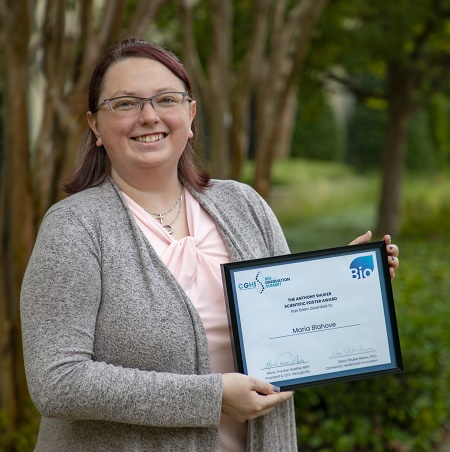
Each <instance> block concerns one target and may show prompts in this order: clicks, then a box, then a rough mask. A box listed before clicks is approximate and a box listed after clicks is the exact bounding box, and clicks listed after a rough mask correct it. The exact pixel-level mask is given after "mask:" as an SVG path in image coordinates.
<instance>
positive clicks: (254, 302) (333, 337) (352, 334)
mask: <svg viewBox="0 0 450 452" xmlns="http://www.w3.org/2000/svg"><path fill="white" fill-rule="evenodd" d="M222 276H223V281H224V290H225V298H226V301H227V310H228V319H229V325H230V333H231V338H232V345H233V352H234V358H235V366H236V370H237V371H238V372H240V373H244V374H247V375H251V376H253V377H256V378H259V379H261V380H265V381H268V382H270V383H272V384H275V385H277V386H279V387H280V388H281V389H282V390H291V389H295V388H301V387H306V386H313V385H319V384H325V383H332V382H338V381H345V380H354V379H359V378H367V377H372V376H376V375H381V374H389V373H395V372H401V371H403V364H402V357H401V350H400V342H399V337H398V330H397V322H396V316H395V308H394V299H393V295H392V287H391V280H390V277H389V268H388V262H387V252H386V244H385V242H383V241H379V242H371V243H365V244H362V245H349V246H343V247H339V248H332V249H324V250H318V251H311V252H306V253H297V254H289V255H285V256H277V257H271V258H267V259H254V260H248V261H241V262H233V263H229V264H223V265H222Z"/></svg>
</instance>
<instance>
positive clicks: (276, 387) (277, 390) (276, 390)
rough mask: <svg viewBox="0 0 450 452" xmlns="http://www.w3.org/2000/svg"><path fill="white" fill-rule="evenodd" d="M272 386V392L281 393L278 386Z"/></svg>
mask: <svg viewBox="0 0 450 452" xmlns="http://www.w3.org/2000/svg"><path fill="white" fill-rule="evenodd" d="M272 386H273V390H274V391H275V392H280V391H281V389H280V387H279V386H275V385H272Z"/></svg>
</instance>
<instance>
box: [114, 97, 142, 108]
mask: <svg viewBox="0 0 450 452" xmlns="http://www.w3.org/2000/svg"><path fill="white" fill-rule="evenodd" d="M137 104H138V102H137V101H136V100H135V99H121V100H117V101H116V102H114V104H113V108H119V109H128V108H134V107H135V106H136V105H137Z"/></svg>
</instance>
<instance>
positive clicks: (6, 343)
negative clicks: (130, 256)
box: [0, 0, 164, 450]
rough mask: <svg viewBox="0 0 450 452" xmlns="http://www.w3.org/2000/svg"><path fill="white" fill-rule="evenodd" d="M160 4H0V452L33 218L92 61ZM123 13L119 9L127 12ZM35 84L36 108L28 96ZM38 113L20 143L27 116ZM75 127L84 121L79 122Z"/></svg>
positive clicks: (20, 383) (62, 155)
mask: <svg viewBox="0 0 450 452" xmlns="http://www.w3.org/2000/svg"><path fill="white" fill-rule="evenodd" d="M163 3H164V0H153V1H145V2H144V1H142V2H139V3H136V2H131V4H130V5H127V2H126V1H125V0H111V1H109V2H107V3H104V4H103V2H100V3H99V2H96V1H72V2H68V1H54V0H48V1H46V2H39V1H33V2H30V1H28V0H2V2H1V4H0V6H1V9H0V11H1V16H0V20H1V36H0V42H1V44H2V48H3V49H4V50H5V54H4V56H3V58H4V60H3V62H2V63H3V64H2V65H1V67H2V81H3V88H4V89H3V92H4V94H3V97H4V99H3V100H4V111H5V114H4V116H3V121H4V140H3V143H4V149H3V154H2V162H1V170H2V172H1V179H0V182H1V191H0V381H1V384H0V410H2V411H4V412H5V414H6V416H4V418H5V419H6V422H7V424H6V425H5V427H4V428H5V432H4V436H5V438H6V439H5V441H6V446H5V448H6V450H14V446H13V443H14V431H15V429H16V428H17V426H18V425H20V424H21V423H22V422H23V420H24V408H25V406H26V400H27V399H28V392H27V386H26V381H25V375H24V369H23V363H22V345H21V337H20V316H19V292H20V285H21V281H22V278H23V274H24V272H25V268H26V265H27V263H28V259H29V256H30V254H31V251H32V247H33V244H34V240H35V237H36V232H37V227H38V224H39V223H40V220H41V218H42V216H43V214H44V212H45V211H46V209H47V208H48V207H49V205H50V204H51V203H53V202H54V201H55V200H57V199H59V198H60V197H61V196H62V194H61V193H60V192H59V191H58V190H57V187H56V182H57V181H59V180H60V179H61V178H63V177H64V176H65V175H67V174H68V173H69V172H70V171H71V170H72V168H73V166H74V161H75V155H76V150H77V148H78V143H79V141H80V134H81V133H82V132H83V130H82V128H80V127H77V122H78V119H79V118H80V117H81V116H82V115H83V112H84V111H86V105H85V100H84V99H85V97H86V92H87V85H88V80H89V75H90V71H91V68H92V67H93V65H94V63H95V61H96V59H97V58H98V57H99V55H100V54H101V53H103V52H104V51H105V50H106V48H107V47H108V46H109V45H110V44H111V43H112V42H113V41H115V40H117V39H118V38H119V37H125V36H126V35H127V30H132V33H133V35H134V34H135V33H136V34H140V35H144V34H145V31H146V30H147V28H148V26H149V24H150V23H151V22H152V21H153V19H154V17H155V14H156V13H157V11H158V9H159V8H160V6H161V5H162V4H163ZM127 6H128V10H127ZM40 81H42V90H41V91H42V92H41V104H40V105H38V107H37V108H34V106H33V105H32V104H31V100H30V97H29V94H28V93H29V89H30V83H31V84H33V83H39V82H40ZM29 109H30V111H32V112H33V114H36V113H38V114H39V113H40V114H41V116H42V120H41V122H40V124H37V128H38V134H37V136H36V138H34V139H33V140H32V139H31V137H30V122H29V119H28V118H29V115H28V112H29ZM83 124H84V122H83Z"/></svg>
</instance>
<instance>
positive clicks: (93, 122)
mask: <svg viewBox="0 0 450 452" xmlns="http://www.w3.org/2000/svg"><path fill="white" fill-rule="evenodd" d="M87 121H88V124H89V127H90V128H91V130H92V132H94V135H95V136H96V137H97V141H96V142H95V145H96V146H97V147H101V146H103V141H102V138H101V136H100V133H99V131H98V125H97V119H96V118H95V116H94V115H93V114H92V113H91V112H90V111H88V112H87Z"/></svg>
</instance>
